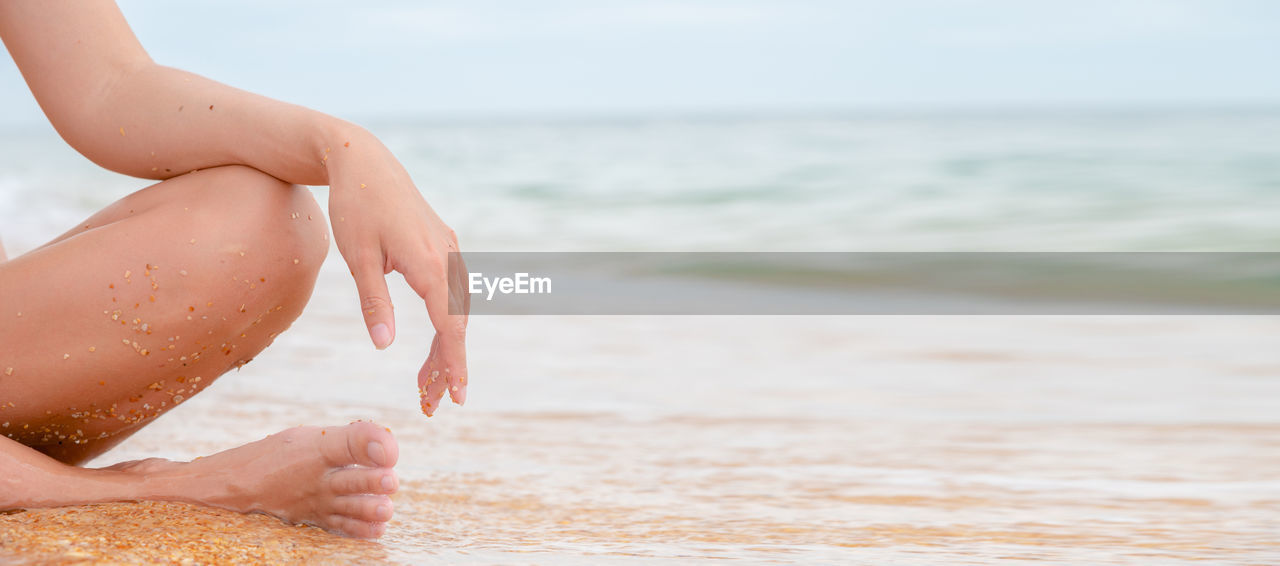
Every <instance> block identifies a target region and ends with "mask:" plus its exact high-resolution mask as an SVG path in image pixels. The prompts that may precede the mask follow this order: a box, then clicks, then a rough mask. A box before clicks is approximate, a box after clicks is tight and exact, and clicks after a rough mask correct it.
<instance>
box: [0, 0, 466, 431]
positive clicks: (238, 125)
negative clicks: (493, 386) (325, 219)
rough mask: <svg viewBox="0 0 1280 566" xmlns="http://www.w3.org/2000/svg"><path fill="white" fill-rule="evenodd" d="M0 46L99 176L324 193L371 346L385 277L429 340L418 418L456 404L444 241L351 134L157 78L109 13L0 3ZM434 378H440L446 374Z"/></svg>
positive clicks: (459, 396)
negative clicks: (238, 177)
mask: <svg viewBox="0 0 1280 566" xmlns="http://www.w3.org/2000/svg"><path fill="white" fill-rule="evenodd" d="M0 36H2V37H3V39H4V43H5V46H6V47H7V48H8V49H9V52H10V53H11V54H12V55H13V58H14V61H15V62H16V63H17V65H18V68H19V69H20V70H21V71H22V75H23V77H25V78H26V80H27V84H28V85H29V86H30V87H31V91H32V93H33V94H34V95H35V97H36V100H37V101H38V102H39V103H40V107H41V108H42V109H43V110H44V112H45V115H46V116H48V118H49V121H50V122H51V123H52V124H53V126H54V128H55V129H57V131H58V133H59V134H60V135H61V136H62V137H63V139H65V140H66V141H67V143H69V144H71V146H72V147H74V148H75V149H76V150H77V151H79V152H80V153H81V154H83V155H84V156H85V157H87V158H89V159H90V160H92V161H93V162H94V163H97V164H99V165H101V166H103V167H106V168H107V169H110V170H112V171H117V172H120V173H124V174H127V175H133V176H137V177H144V178H149V179H165V178H169V177H172V176H175V175H180V174H182V173H186V172H189V171H191V170H193V169H202V168H206V167H213V166H217V165H229V164H243V165H248V166H251V167H254V168H256V169H258V170H260V171H263V172H265V173H268V174H270V175H272V176H275V177H277V178H279V179H281V180H284V181H288V182H291V183H298V184H306V185H324V184H328V185H330V186H331V187H332V191H331V193H330V198H329V212H330V221H331V223H332V226H333V233H334V240H335V242H336V243H337V244H338V249H339V251H341V252H342V255H343V258H344V259H345V260H346V261H347V264H348V266H349V267H350V268H351V272H352V275H353V277H354V278H355V280H356V286H357V287H358V289H359V293H360V297H361V302H362V304H361V312H362V313H363V315H364V318H365V323H366V326H367V327H368V329H369V332H370V337H371V338H372V339H373V341H374V343H375V345H376V346H377V347H378V348H385V347H386V346H388V345H390V343H391V341H392V340H393V339H394V336H395V320H394V318H393V316H392V312H391V302H390V295H389V293H388V292H387V287H386V281H385V274H386V273H389V272H390V271H392V270H396V271H400V272H401V273H403V274H404V276H405V280H406V281H407V282H408V283H409V285H410V286H411V287H413V289H414V291H415V292H416V293H417V294H418V295H419V296H421V297H422V298H423V299H424V300H425V302H426V305H427V308H428V311H429V313H430V315H431V321H432V324H433V325H434V326H435V327H436V343H435V344H433V346H432V349H431V351H432V354H431V356H430V357H429V358H428V360H427V363H426V364H425V365H424V366H423V368H422V370H420V372H419V376H418V380H419V386H420V387H421V386H424V385H427V381H429V378H428V376H429V375H430V374H431V373H432V372H440V375H443V376H448V378H449V379H448V380H447V381H446V380H440V381H439V382H437V383H434V384H431V387H429V388H428V389H429V392H430V396H431V397H433V399H432V407H431V410H429V411H428V413H430V412H431V411H433V410H434V405H435V404H436V403H438V400H439V397H440V396H441V395H443V393H444V392H445V391H446V389H448V388H447V387H446V386H454V385H456V386H458V388H457V390H456V391H452V392H451V395H452V396H453V399H454V401H455V402H462V401H463V400H464V399H465V397H466V389H465V386H466V375H467V374H466V353H465V346H464V343H465V329H466V319H467V317H466V316H465V315H450V314H449V304H450V302H451V301H453V302H455V303H456V304H458V305H462V306H463V307H464V308H465V306H466V298H465V297H458V296H456V295H455V296H454V297H450V295H449V287H448V284H447V280H446V277H447V266H448V253H449V252H454V251H458V245H457V238H456V237H455V235H454V233H453V230H451V229H450V228H449V227H448V226H446V225H445V224H444V222H443V221H441V220H440V218H439V216H437V215H436V213H435V211H433V210H432V209H431V207H430V206H429V205H428V204H427V203H426V201H425V200H423V198H422V196H421V193H419V192H418V190H417V188H416V187H414V185H413V181H412V179H410V178H409V175H408V173H407V172H406V171H405V170H404V167H403V166H401V165H400V163H399V161H398V160H396V159H395V157H394V156H393V155H391V153H390V152H389V151H387V149H386V148H385V147H384V146H383V145H382V143H381V142H380V141H378V139H377V138H375V137H374V136H373V135H371V134H369V133H368V132H367V131H365V130H364V129H362V128H360V127H358V126H355V125H353V124H350V123H348V122H344V121H341V120H338V119H336V118H333V117H331V116H327V115H325V114H322V113H319V112H316V111H313V110H309V109H307V108H303V107H301V106H296V105H292V104H287V103H284V102H279V101H276V100H272V99H269V98H266V97H262V96H258V95H255V94H252V93H249V92H245V91H242V90H239V89H235V88H232V87H229V86H226V85H223V84H221V83H218V82H215V81H211V80H209V79H206V78H203V77H200V76H198V75H193V74H191V73H187V72H185V71H181V70H178V69H173V68H170V67H164V66H161V65H157V64H156V63H155V62H154V61H152V60H151V57H150V56H149V55H147V53H146V51H145V50H144V49H143V48H142V45H141V44H139V43H138V40H137V38H136V37H135V36H134V34H133V31H132V30H131V29H130V28H129V25H128V23H127V22H125V19H124V16H123V15H122V14H121V13H120V10H119V8H118V7H117V6H116V5H115V3H114V2H111V1H109V0H85V1H78V2H39V1H35V0H6V1H4V2H0ZM446 369H448V370H450V371H445V370H446Z"/></svg>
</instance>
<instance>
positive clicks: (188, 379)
mask: <svg viewBox="0 0 1280 566" xmlns="http://www.w3.org/2000/svg"><path fill="white" fill-rule="evenodd" d="M303 214H305V215H306V216H307V217H309V218H311V219H312V220H310V221H308V222H305V223H302V222H301V218H302V216H301V215H303ZM319 214H320V213H319V209H318V208H317V207H316V205H315V202H314V201H313V200H311V199H310V197H309V195H307V194H306V192H305V190H304V189H299V188H297V187H292V186H289V185H287V184H284V183H281V182H280V181H277V180H275V179H272V178H270V177H268V176H266V175H264V174H262V173H258V172H256V171H254V170H252V169H248V168H240V167H235V168H217V169H213V170H206V171H201V172H198V173H193V174H190V175H184V176H182V177H178V178H175V179H171V180H168V181H165V182H163V183H159V184H156V185H153V186H151V187H148V188H146V189H143V190H141V191H139V192H137V193H134V194H133V195H130V196H129V197H126V198H125V199H122V200H121V201H119V202H117V203H115V204H113V205H111V206H110V207H108V208H107V209H105V210H103V211H102V212H100V213H98V214H96V215H94V216H93V217H91V218H90V219H88V220H86V221H85V222H83V223H81V224H80V225H78V226H77V227H76V228H74V229H72V230H71V231H68V232H67V233H66V234H63V235H62V236H60V237H59V238H57V239H56V240H54V241H53V242H50V243H49V244H46V245H45V246H43V247H41V248H38V249H36V250H34V251H32V252H30V253H27V254H24V255H22V256H20V257H16V258H13V259H12V260H10V261H8V262H5V263H2V264H0V425H5V424H7V425H8V426H4V427H3V428H0V433H4V434H6V435H8V436H10V437H11V438H14V439H16V440H19V441H20V442H23V443H24V444H28V445H30V446H35V447H37V448H40V447H41V446H59V445H79V444H82V443H88V442H91V441H100V440H103V439H107V438H115V440H116V441H118V440H119V439H121V438H123V436H121V434H120V433H121V432H124V431H128V430H132V429H135V428H137V427H139V426H141V425H142V424H145V423H146V422H148V421H149V420H150V419H152V418H154V417H155V416H158V415H159V414H160V413H162V412H164V411H166V410H168V409H169V408H172V407H173V406H175V405H177V404H179V403H181V402H182V401H183V400H185V399H187V398H189V397H190V396H191V395H192V394H194V393H195V392H197V391H199V390H200V389H201V388H203V387H204V386H207V385H208V384H209V383H210V382H212V381H213V379H214V378H216V377H217V376H218V375H221V374H222V373H224V372H225V371H226V370H227V369H229V368H231V367H235V366H236V365H237V364H240V363H243V362H244V361H245V360H246V359H247V357H251V356H252V355H254V354H255V353H256V352H257V351H259V350H261V348H262V347H264V346H265V344H266V343H268V342H269V341H270V338H272V337H274V333H275V332H279V331H281V330H283V328H284V327H285V326H287V325H288V323H289V322H291V321H292V317H288V318H287V320H285V318H286V315H285V313H282V312H281V311H286V310H287V311H288V313H292V316H296V313H297V312H300V310H301V307H302V305H304V304H305V302H306V300H307V298H308V297H309V294H310V285H311V284H312V283H314V273H300V274H299V276H298V277H297V278H295V279H294V280H293V281H286V280H282V277H281V275H280V274H282V273H288V269H289V268H292V269H295V270H296V269H297V268H298V267H299V264H300V263H301V262H300V259H301V258H300V257H298V256H303V257H305V259H306V261H307V262H308V265H317V264H318V262H317V261H316V259H315V257H314V256H315V254H316V253H317V252H316V250H315V249H314V248H315V246H301V247H300V246H299V245H298V242H299V241H305V240H308V239H316V240H318V239H319V237H320V235H321V234H323V233H324V221H323V218H322V217H319ZM317 228H318V231H317ZM326 239H327V237H326ZM319 253H320V256H321V258H322V257H323V251H320V252H319ZM267 275H270V276H271V281H268V279H267ZM285 279H287V277H285ZM286 283H287V284H286ZM300 288H302V292H299V289H300ZM299 295H301V296H299ZM273 316H274V318H273ZM264 321H265V323H264Z"/></svg>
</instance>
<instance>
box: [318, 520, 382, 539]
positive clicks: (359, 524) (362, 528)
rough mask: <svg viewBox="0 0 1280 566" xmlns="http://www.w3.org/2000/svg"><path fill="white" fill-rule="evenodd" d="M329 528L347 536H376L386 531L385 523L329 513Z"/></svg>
mask: <svg viewBox="0 0 1280 566" xmlns="http://www.w3.org/2000/svg"><path fill="white" fill-rule="evenodd" d="M329 530H331V531H334V532H337V533H340V534H344V535H346V536H349V537H356V538H378V537H380V536H382V535H383V533H385V532H386V531H387V524H386V523H371V522H369V521H361V520H359V519H352V518H351V517H347V516H344V515H330V516H329Z"/></svg>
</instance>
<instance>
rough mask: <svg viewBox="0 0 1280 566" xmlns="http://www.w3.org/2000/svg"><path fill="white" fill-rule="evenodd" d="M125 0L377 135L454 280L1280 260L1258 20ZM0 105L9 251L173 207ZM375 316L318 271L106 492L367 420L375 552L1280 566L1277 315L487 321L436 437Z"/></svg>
mask: <svg viewBox="0 0 1280 566" xmlns="http://www.w3.org/2000/svg"><path fill="white" fill-rule="evenodd" d="M121 6H122V8H123V10H124V13H125V15H126V17H127V18H128V19H129V21H130V22H131V23H132V25H133V26H134V29H135V31H136V32H137V34H138V36H139V37H140V39H141V41H142V43H143V44H144V45H145V46H146V47H147V48H148V50H149V51H150V53H151V55H152V56H153V58H154V59H155V60H156V61H158V62H160V63H162V64H167V65H173V66H177V67H181V68H184V69H188V70H191V71H194V72H197V73H201V74H204V75H207V76H209V77H212V78H214V79H217V80H221V81H224V82H227V83H229V84H231V85H234V86H237V87H240V88H244V89H247V90H251V91H255V92H259V93H263V94H266V95H269V96H273V97H277V98H280V99H283V100H287V101H290V102H295V103H299V104H303V105H307V106H310V107H313V108H316V109H319V110H322V111H325V112H328V113H331V114H335V115H338V116H341V117H343V118H347V119H351V120H354V121H357V122H359V123H361V124H364V125H366V126H367V127H369V128H370V129H371V130H373V131H374V132H375V133H377V134H378V135H379V136H380V137H381V138H382V139H383V140H384V141H385V142H386V143H387V144H388V146H390V147H391V149H392V150H393V151H394V152H395V153H396V154H397V155H398V156H400V158H401V159H402V160H403V161H404V163H405V165H406V167H407V168H408V170H409V172H410V173H411V174H412V175H413V177H414V179H415V181H416V183H417V184H418V186H419V188H420V189H421V190H422V192H423V194H424V195H426V197H427V199H428V201H429V202H431V203H432V205H433V206H434V207H435V208H436V209H437V210H438V211H439V212H440V214H441V216H442V217H443V218H444V219H445V220H446V221H447V222H448V223H449V224H451V225H452V226H453V227H454V228H456V230H457V232H458V234H459V236H460V239H461V243H462V247H463V249H464V250H470V251H476V250H487V251H532V250H542V251H551V250H554V251H953V250H965V251H1198V252H1199V251H1204V252H1209V251H1277V250H1276V244H1277V240H1278V236H1280V73H1277V72H1276V65H1275V59H1276V55H1277V54H1280V3H1275V2H1270V1H1266V0H1253V1H1250V0H1164V1H1154V0H1129V1H1126V2H1105V1H1101V0H1076V1H1072V2H1048V1H1042V2H1025V1H1019V0H955V1H928V0H903V1H897V2H865V1H854V0H847V1H821V0H814V1H807V2H795V1H785V0H739V1H734V0H723V1H694V2H666V1H654V2H589V1H586V0H549V1H544V2H536V3H531V2H518V1H494V0H477V1H471V2H455V3H442V2H378V3H355V2H336V1H320V2H308V3H305V4H302V3H288V4H285V3H264V2H248V1H224V2H183V3H173V2H161V1H142V0H124V1H122V2H121ZM0 84H2V85H3V87H2V88H0V104H2V105H3V108H4V110H3V111H2V112H0V124H3V132H4V135H3V136H0V237H3V238H4V240H5V242H6V244H7V245H8V246H9V248H10V251H11V253H21V252H24V251H26V250H29V249H31V248H33V247H35V246H37V245H39V244H40V243H42V242H44V241H46V240H48V239H49V238H52V237H54V236H55V235H57V234H59V233H61V232H62V231H63V230H65V229H66V228H67V227H69V226H71V225H73V224H74V223H75V222H78V221H79V220H80V219H82V218H84V217H86V216H88V215H89V214H90V213H92V212H93V211H95V210H97V209H99V208H101V207H102V206H105V205H106V204H108V203H109V202H111V201H113V200H114V199H116V198H119V197H121V196H123V195H125V194H128V193H129V192H131V191H133V190H137V189H138V188H140V187H142V186H144V185H146V184H148V183H147V182H145V181H141V180H137V179H130V178H127V177H123V176H120V175H116V174H113V173H109V172H105V171H102V170H100V169H98V168H97V167H95V166H94V165H92V164H90V163H89V162H87V161H86V160H84V159H82V158H80V157H79V156H78V155H76V154H75V153H74V152H73V151H72V150H70V149H69V148H67V147H66V146H65V145H63V144H62V143H61V142H60V140H58V139H57V136H56V134H54V132H53V131H52V129H51V128H50V127H49V126H48V125H47V123H45V122H44V120H43V118H42V116H41V114H40V112H39V109H38V108H37V106H36V105H35V103H34V101H32V99H31V97H30V95H29V93H28V92H27V91H26V89H25V88H24V86H23V83H22V81H21V78H20V77H19V75H18V73H17V72H16V70H15V69H14V68H13V65H12V63H11V62H10V61H9V60H7V59H4V60H0ZM316 195H317V197H318V198H320V199H322V200H323V199H324V198H325V197H326V195H327V191H326V190H325V189H323V188H318V189H317V190H316ZM1272 280H1274V279H1272ZM392 288H393V293H394V296H393V298H394V300H395V302H396V304H397V305H398V306H399V307H400V308H399V309H397V317H398V318H397V320H398V333H399V335H398V340H397V343H396V345H395V346H393V347H392V348H390V349H389V350H387V351H385V352H381V353H377V354H375V353H374V352H373V348H372V346H370V345H369V343H368V339H367V337H366V336H365V333H364V328H363V326H362V325H361V320H360V316H359V313H358V311H357V309H358V300H357V298H356V296H355V291H354V286H353V285H352V283H351V281H350V277H349V276H348V275H347V271H346V267H345V266H344V265H343V264H342V262H341V259H340V258H339V257H338V255H337V254H336V253H334V254H332V255H330V257H329V259H328V261H327V262H326V264H325V267H324V268H323V270H322V273H321V277H320V281H319V283H318V285H317V289H316V294H315V297H314V298H313V300H312V303H311V305H310V306H309V307H308V311H307V312H306V313H305V314H304V315H303V316H302V318H300V319H299V320H298V322H297V324H296V325H295V327H294V329H293V330H291V331H290V332H288V333H286V334H284V335H282V336H281V337H280V339H279V340H278V341H277V342H276V345H275V346H274V347H272V348H270V349H269V350H268V351H266V352H264V353H263V355H262V356H260V357H259V358H258V359H257V360H256V361H255V362H254V363H253V364H252V365H250V366H247V367H246V368H245V369H244V371H243V372H242V373H241V374H240V375H231V376H228V377H227V378H226V379H224V380H223V381H222V382H221V383H219V384H218V387H213V388H211V389H210V390H209V391H207V392H205V393H202V394H201V395H200V396H198V397H197V398H195V399H193V400H192V401H190V402H188V403H186V404H184V406H183V407H182V408H181V409H180V410H178V411H174V412H173V413H170V414H167V415H165V416H164V417H162V419H161V421H160V422H159V423H157V424H156V425H153V426H150V427H148V428H147V429H145V430H144V431H142V432H141V433H140V434H138V435H137V436H135V437H133V438H131V439H130V440H129V441H128V442H126V443H125V444H124V445H122V446H121V447H120V448H119V449H117V450H115V451H113V452H112V453H111V454H110V455H108V457H106V458H104V461H103V462H101V463H104V464H105V463H110V461H115V460H123V459H128V458H139V457H146V456H155V455H159V456H165V457H172V458H191V457H194V456H196V455H200V454H204V453H208V452H210V451H213V450H217V449H222V448H226V447H229V446H234V445H236V444H238V443H242V442H245V441H247V440H251V439H254V438H258V437H260V436H261V435H263V434H267V433H270V432H274V431H275V430H279V428H282V427H285V426H291V425H296V424H301V423H341V422H347V421H348V420H350V419H355V418H366V419H367V418H372V419H377V420H379V421H380V422H383V423H385V424H388V425H389V426H391V427H393V428H394V429H395V431H396V433H397V435H398V437H399V439H400V441H401V443H402V451H401V455H402V456H401V458H402V459H401V464H400V465H399V467H398V469H399V471H400V474H401V477H402V491H401V493H400V495H399V496H398V499H397V500H396V505H397V519H396V521H395V522H393V523H392V530H391V532H390V534H389V536H388V537H387V538H386V539H384V541H383V543H382V544H381V545H379V546H370V547H360V548H358V549H356V550H355V551H353V552H357V554H360V555H361V556H362V557H363V558H361V559H356V560H353V561H355V562H372V561H379V560H389V561H395V560H403V561H407V562H421V561H424V560H429V559H435V558H439V557H441V556H444V557H445V558H447V559H449V560H451V561H454V562H479V563H496V562H501V563H547V562H554V563H581V564H600V563H627V564H630V563H645V564H648V563H653V562H655V561H658V562H661V561H666V562H668V563H685V562H687V561H688V560H690V559H691V558H723V559H739V560H744V561H747V562H762V561H776V562H800V563H851V562H852V563H859V562H861V563H940V564H958V563H988V562H990V561H993V560H996V559H1002V560H1006V559H1008V560H1013V561H1017V560H1024V561H1028V562H1029V561H1040V560H1049V561H1057V562H1065V563H1094V564H1100V563H1117V562H1118V563H1124V562H1128V563H1134V562H1139V563H1148V562H1162V563H1171V562H1178V561H1184V560H1185V561H1188V562H1190V561H1195V560H1204V559H1210V560H1216V561H1221V562H1237V563H1243V562H1250V561H1254V562H1257V563H1273V562H1276V561H1277V560H1276V558H1277V556H1280V547H1277V546H1276V542H1275V536H1274V534H1275V533H1274V528H1275V524H1276V523H1275V518H1276V517H1277V516H1280V503H1278V502H1280V460H1278V459H1277V458H1278V457H1280V455H1278V454H1277V451H1276V450H1275V438H1277V434H1280V421H1277V419H1276V415H1278V414H1280V359H1277V357H1276V353H1275V352H1276V350H1275V348H1274V344H1275V342H1276V339H1277V337H1280V323H1277V321H1276V320H1275V319H1274V317H1192V316H1180V317H1179V316H1165V317H1158V316H1157V317H942V316H934V317H909V316H900V317H893V316H890V317H854V316H846V317H834V316H832V317H822V316H812V317H618V316H614V317H605V316H597V317H572V316H565V317H551V316H546V317H539V316H528V317H520V316H485V317H479V316H477V317H473V319H472V323H471V331H470V337H469V359H470V363H471V376H472V385H471V389H470V394H469V401H468V406H467V407H466V408H465V409H462V410H459V409H457V408H456V407H452V406H450V407H447V408H445V409H444V410H442V411H441V412H440V413H439V414H438V416H437V417H435V418H434V419H432V420H431V421H426V420H425V419H424V418H423V417H422V416H421V415H419V414H418V411H417V398H416V395H415V394H414V393H415V385H414V382H413V379H414V374H415V372H416V370H417V368H418V366H419V365H420V364H421V362H422V360H423V358H424V357H425V354H426V347H427V344H428V343H429V342H430V340H431V336H432V331H431V328H430V324H429V321H428V319H427V317H426V313H425V311H423V310H422V309H420V308H415V307H414V305H415V304H417V301H418V300H417V299H416V298H415V297H413V296H412V295H411V294H410V293H409V292H408V291H407V289H406V288H405V286H404V285H402V284H393V285H392ZM121 536H126V537H127V536H133V537H135V538H136V539H137V540H141V541H146V542H147V544H150V543H151V542H152V541H153V539H154V537H153V536H152V535H149V534H147V533H132V534H130V532H122V533H121ZM278 536H280V537H284V540H287V537H288V536H290V535H289V534H288V532H282V533H281V534H279V535H278ZM59 548H61V547H59ZM531 552H532V553H533V554H529V553H531ZM166 556H167V555H166Z"/></svg>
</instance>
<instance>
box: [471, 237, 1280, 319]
mask: <svg viewBox="0 0 1280 566" xmlns="http://www.w3.org/2000/svg"><path fill="white" fill-rule="evenodd" d="M460 260H461V261H460ZM450 270H451V277H450V280H451V281H452V283H451V289H450V290H451V292H452V293H453V296H455V297H458V296H461V294H462V293H466V292H469V293H470V312H471V314H474V315H487V314H506V315H510V314H535V315H536V314H588V315H637V314H646V315H680V314H689V315H778V314H789V315H831V314H907V315H923V314H970V315H972V314H1002V315H1005V314H1262V315H1266V314H1278V313H1280V252H1115V253H1092V252H1090V253H1085V252H1046V253H1031V252H991V253H986V252H967V253H966V252H905V253H897V252H895V253H874V252H846V253H838V252H761V253H731V252H706V253H701V252H670V253H668V252H618V253H613V252H582V253H572V252H531V253H516V252H511V253H508V252H468V253H465V254H462V255H459V254H452V257H451V258H450ZM461 304H463V303H462V302H461V301H454V307H453V308H454V310H455V314H456V312H457V311H458V310H460V309H461V306H460V305H461Z"/></svg>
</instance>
